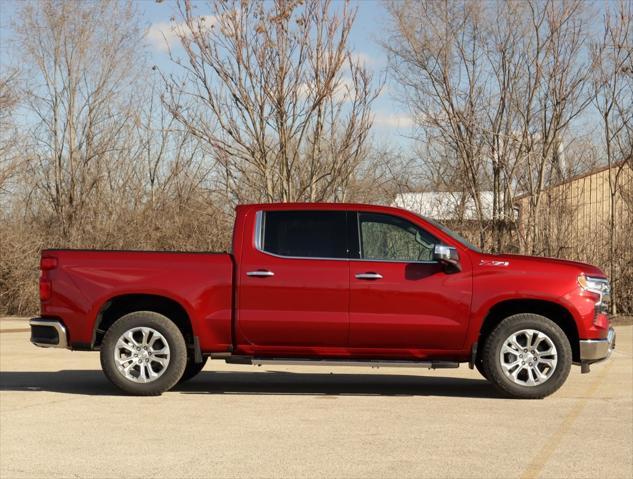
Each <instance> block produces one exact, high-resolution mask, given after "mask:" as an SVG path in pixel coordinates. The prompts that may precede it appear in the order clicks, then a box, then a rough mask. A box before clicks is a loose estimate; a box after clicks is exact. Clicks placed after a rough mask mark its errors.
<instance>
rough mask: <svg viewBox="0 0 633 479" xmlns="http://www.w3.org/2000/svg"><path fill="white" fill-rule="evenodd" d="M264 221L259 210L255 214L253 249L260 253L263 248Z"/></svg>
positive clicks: (262, 213)
mask: <svg viewBox="0 0 633 479" xmlns="http://www.w3.org/2000/svg"><path fill="white" fill-rule="evenodd" d="M263 221H264V212H263V211H262V210H259V211H258V212H257V213H255V249H256V250H258V251H261V250H262V248H263V246H262V244H263V238H262V236H263V234H264V229H263V228H262V226H263Z"/></svg>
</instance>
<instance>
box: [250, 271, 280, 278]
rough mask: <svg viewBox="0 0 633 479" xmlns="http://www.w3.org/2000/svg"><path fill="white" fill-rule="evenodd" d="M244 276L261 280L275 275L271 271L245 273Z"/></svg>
mask: <svg viewBox="0 0 633 479" xmlns="http://www.w3.org/2000/svg"><path fill="white" fill-rule="evenodd" d="M246 276H256V277H261V278H267V277H270V276H275V273H273V272H272V271H249V272H247V273H246Z"/></svg>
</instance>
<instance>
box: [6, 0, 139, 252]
mask: <svg viewBox="0 0 633 479" xmlns="http://www.w3.org/2000/svg"><path fill="white" fill-rule="evenodd" d="M17 18H18V19H19V20H18V23H17V25H16V26H15V33H16V35H15V37H16V38H15V41H16V43H15V44H16V48H19V50H20V51H21V55H22V56H21V59H22V61H23V62H24V64H25V66H26V67H25V76H27V75H28V78H29V82H28V84H27V86H26V88H25V91H24V95H25V103H26V106H27V108H28V110H29V114H30V115H33V116H35V117H36V118H37V122H36V124H35V125H34V126H33V130H32V139H33V141H32V143H31V145H30V150H29V153H30V155H31V156H32V158H33V163H32V164H31V167H32V174H33V175H34V176H35V177H36V178H37V190H38V191H39V192H41V193H42V194H43V197H44V198H45V200H46V202H47V203H48V204H50V206H51V208H52V211H53V212H54V215H55V220H56V222H57V224H58V225H59V227H60V232H61V235H62V237H63V238H66V239H69V238H70V235H71V233H72V232H73V231H74V225H75V224H76V223H77V222H82V221H84V220H85V219H86V216H87V215H86V214H85V208H86V206H87V204H88V203H89V202H90V200H91V199H92V198H95V197H96V196H98V189H99V187H100V186H101V185H102V182H101V178H102V177H106V176H107V175H108V171H113V170H115V169H117V168H118V166H119V165H117V166H114V165H113V164H112V163H113V162H114V161H118V160H121V159H122V158H123V157H124V156H126V153H128V152H127V151H126V149H128V145H126V144H125V143H126V141H127V140H128V139H129V138H126V133H127V130H126V126H127V125H128V122H129V121H131V120H133V114H134V109H133V108H131V102H132V100H133V98H134V86H135V85H134V82H135V80H136V79H137V78H138V68H137V65H139V64H140V63H141V62H140V58H139V45H140V43H141V41H142V35H143V32H142V30H141V28H140V26H139V23H138V19H137V17H136V16H135V11H134V6H133V4H132V2H129V1H128V2H118V1H115V0H106V1H100V2H95V1H85V2H79V3H77V2H62V1H54V0H42V1H41V2H39V3H37V4H34V3H31V2H29V3H25V4H23V5H22V7H21V9H20V11H19V12H18V14H17ZM103 184H107V182H103Z"/></svg>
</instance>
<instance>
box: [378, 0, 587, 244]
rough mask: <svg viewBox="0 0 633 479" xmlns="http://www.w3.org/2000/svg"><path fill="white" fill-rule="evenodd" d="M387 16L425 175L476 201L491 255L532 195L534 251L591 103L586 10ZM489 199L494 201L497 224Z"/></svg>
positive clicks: (503, 8)
mask: <svg viewBox="0 0 633 479" xmlns="http://www.w3.org/2000/svg"><path fill="white" fill-rule="evenodd" d="M492 8H494V11H493V10H492ZM388 9H389V11H390V13H391V18H392V35H391V38H389V39H388V40H387V41H386V42H385V47H386V49H387V51H388V52H389V54H390V58H391V65H392V70H393V72H394V75H395V78H396V79H397V81H398V83H399V84H400V85H401V87H402V91H403V94H404V98H405V101H406V103H407V105H408V106H409V108H411V110H412V113H413V115H414V118H415V121H416V123H417V125H418V126H419V130H420V132H421V136H420V140H421V141H422V142H424V143H425V145H426V146H425V148H427V150H429V151H430V153H429V155H428V157H429V159H428V160H427V162H428V164H429V167H430V168H431V169H434V170H437V171H440V172H441V173H440V174H437V175H436V178H437V179H440V180H441V179H443V180H444V182H445V184H446V185H451V187H452V188H455V187H457V188H458V189H461V191H466V192H467V193H468V194H469V195H470V196H471V197H472V199H473V201H474V204H475V210H476V212H477V216H478V219H479V225H480V231H479V242H480V244H481V245H482V246H484V244H486V241H487V238H488V237H489V236H490V235H489V231H488V230H489V228H490V226H491V227H492V232H493V234H492V241H491V243H490V244H489V246H492V247H493V248H495V249H501V247H502V243H503V235H504V234H505V229H506V224H507V222H508V221H514V218H513V211H512V206H513V197H514V196H515V194H516V192H517V190H523V191H525V192H527V193H529V194H530V198H531V204H530V206H531V207H530V209H529V211H528V221H527V224H528V227H527V235H526V236H525V238H523V245H524V249H526V250H530V251H531V252H533V253H534V252H538V251H537V250H538V246H537V245H538V244H539V242H538V239H540V236H542V232H541V231H539V230H538V222H536V221H535V220H534V219H535V218H536V217H537V216H538V215H539V214H540V209H539V208H540V203H541V194H542V192H543V190H544V189H545V188H546V187H547V186H548V185H550V184H552V183H553V182H555V181H557V180H559V179H560V178H561V174H562V173H561V172H562V170H561V162H560V157H561V152H562V149H563V143H564V140H567V139H566V134H567V132H568V131H569V126H570V124H571V122H572V121H573V120H574V119H575V118H576V117H577V116H578V115H579V114H580V113H581V112H582V111H583V110H584V109H585V108H586V106H587V103H588V96H587V95H585V94H584V92H585V85H586V80H587V75H588V73H587V72H588V71H589V69H588V68H587V66H586V65H584V64H583V62H582V61H581V60H582V57H583V47H584V43H583V35H584V33H585V23H584V20H585V16H584V13H583V9H582V3H581V1H580V0H568V1H567V0H566V1H562V2H555V1H553V0H552V1H550V0H546V1H536V0H534V1H532V0H530V1H527V2H495V3H484V2H434V1H422V2H414V1H406V2H395V1H394V2H390V3H388ZM484 190H491V191H492V193H493V205H492V222H491V223H490V222H488V221H485V220H486V218H487V213H486V211H485V208H484V204H483V202H482V199H481V192H482V191H484Z"/></svg>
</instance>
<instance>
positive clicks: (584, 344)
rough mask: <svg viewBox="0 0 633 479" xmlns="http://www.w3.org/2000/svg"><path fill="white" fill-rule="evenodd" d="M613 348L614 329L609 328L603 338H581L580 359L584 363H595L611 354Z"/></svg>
mask: <svg viewBox="0 0 633 479" xmlns="http://www.w3.org/2000/svg"><path fill="white" fill-rule="evenodd" d="M614 349H615V330H614V329H613V328H609V334H608V335H607V337H606V338H604V339H581V340H580V361H581V362H584V363H588V364H591V363H596V362H598V361H603V360H605V359H607V358H608V357H609V356H611V352H612V351H613V350H614Z"/></svg>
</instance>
